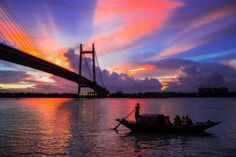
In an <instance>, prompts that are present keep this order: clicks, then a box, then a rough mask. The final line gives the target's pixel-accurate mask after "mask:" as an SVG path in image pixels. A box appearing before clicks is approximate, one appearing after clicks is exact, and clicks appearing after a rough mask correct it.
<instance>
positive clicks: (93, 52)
mask: <svg viewBox="0 0 236 157" xmlns="http://www.w3.org/2000/svg"><path fill="white" fill-rule="evenodd" d="M83 54H91V55H92V62H93V69H92V70H93V75H92V77H93V78H92V79H93V85H94V88H93V89H94V93H95V92H96V88H95V87H96V84H97V83H96V71H95V47H94V43H93V44H92V51H84V50H83V45H82V44H80V57H79V75H80V76H81V74H82V61H83ZM83 87H88V85H87V84H78V95H80V93H81V88H83Z"/></svg>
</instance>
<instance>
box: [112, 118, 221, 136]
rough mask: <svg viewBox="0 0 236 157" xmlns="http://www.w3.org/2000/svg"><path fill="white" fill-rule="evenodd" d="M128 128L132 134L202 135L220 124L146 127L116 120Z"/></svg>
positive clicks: (201, 123) (205, 123)
mask: <svg viewBox="0 0 236 157" xmlns="http://www.w3.org/2000/svg"><path fill="white" fill-rule="evenodd" d="M116 121H118V122H120V123H121V124H122V125H124V126H125V127H126V128H128V129H130V130H131V131H132V132H152V133H200V132H204V131H205V130H206V129H209V128H211V127H213V126H216V125H218V124H220V122H212V121H206V122H196V123H194V124H193V125H190V126H188V125H185V126H175V125H168V126H145V125H140V124H137V123H136V122H132V121H128V120H126V119H124V118H123V119H116Z"/></svg>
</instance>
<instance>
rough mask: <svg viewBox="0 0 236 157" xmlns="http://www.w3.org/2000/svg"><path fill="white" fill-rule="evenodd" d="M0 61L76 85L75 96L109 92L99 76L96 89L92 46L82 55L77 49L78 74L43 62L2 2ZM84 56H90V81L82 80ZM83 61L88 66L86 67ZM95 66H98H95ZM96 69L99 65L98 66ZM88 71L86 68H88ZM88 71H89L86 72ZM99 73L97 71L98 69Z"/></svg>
mask: <svg viewBox="0 0 236 157" xmlns="http://www.w3.org/2000/svg"><path fill="white" fill-rule="evenodd" d="M0 28H1V30H0V40H1V43H0V59H1V60H5V61H8V62H12V63H16V64H19V65H23V66H27V67H30V68H33V69H37V70H40V71H43V72H47V73H50V74H53V75H56V76H59V77H61V78H64V79H67V80H70V81H73V82H75V83H77V84H78V94H80V92H81V90H80V89H81V88H82V87H87V88H90V89H93V90H94V95H97V96H106V95H107V94H108V93H109V92H108V91H107V90H106V88H105V87H104V83H103V80H102V75H101V71H100V77H101V80H102V84H103V85H99V84H98V83H97V81H96V71H95V68H96V66H95V61H96V59H97V57H96V52H95V48H94V44H93V47H92V51H84V50H83V48H82V44H81V45H80V61H79V67H78V68H79V74H77V73H75V72H72V71H70V70H68V69H65V68H64V67H62V66H59V65H56V64H54V63H51V62H49V61H46V60H44V59H43V58H45V56H46V54H45V53H44V52H43V51H42V49H41V48H40V47H39V46H38V44H37V42H36V41H35V40H34V39H33V38H32V37H31V35H30V34H29V33H28V31H27V30H26V28H25V27H24V26H23V24H22V23H21V22H20V21H19V20H18V18H17V17H16V16H15V15H14V13H13V12H12V10H11V9H10V8H9V7H8V5H7V4H6V2H5V1H4V0H1V1H0ZM83 54H91V55H92V73H93V74H91V72H90V71H89V72H90V75H91V76H92V80H90V79H88V78H86V77H84V76H82V60H83V58H82V56H83ZM84 59H85V63H86V65H87V66H89V65H88V63H87V61H86V58H84ZM97 63H98V62H97ZM97 67H98V68H99V65H98V66H97ZM88 69H89V67H88ZM89 70H90V69H89ZM99 70H100V68H99Z"/></svg>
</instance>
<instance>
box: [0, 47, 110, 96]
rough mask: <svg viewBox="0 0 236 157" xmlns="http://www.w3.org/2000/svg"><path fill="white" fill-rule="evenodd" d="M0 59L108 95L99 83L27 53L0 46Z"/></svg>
mask: <svg viewBox="0 0 236 157" xmlns="http://www.w3.org/2000/svg"><path fill="white" fill-rule="evenodd" d="M0 59H1V60H5V61H8V62H12V63H16V64H19V65H23V66H27V67H30V68H33V69H37V70H40V71H43V72H46V73H50V74H53V75H55V76H59V77H61V78H64V79H67V80H70V81H73V82H75V83H78V84H79V85H80V86H81V87H88V88H91V89H93V90H94V91H95V92H96V93H97V94H98V95H107V94H108V91H107V90H106V88H103V87H101V86H100V85H98V84H97V83H94V82H92V81H90V80H89V79H87V78H85V77H83V76H80V75H78V74H76V73H74V72H72V71H69V70H67V69H65V68H63V67H60V66H58V65H56V64H53V63H50V62H48V61H45V60H43V59H40V58H37V57H35V56H32V55H29V54H27V53H25V52H22V51H20V50H17V49H15V48H12V47H9V46H6V45H3V44H0Z"/></svg>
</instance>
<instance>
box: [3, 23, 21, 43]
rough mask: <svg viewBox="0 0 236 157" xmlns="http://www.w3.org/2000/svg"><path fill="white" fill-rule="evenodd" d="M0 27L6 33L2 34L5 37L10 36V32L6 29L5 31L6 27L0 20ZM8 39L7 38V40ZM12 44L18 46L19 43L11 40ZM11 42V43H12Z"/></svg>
mask: <svg viewBox="0 0 236 157" xmlns="http://www.w3.org/2000/svg"><path fill="white" fill-rule="evenodd" d="M0 27H1V28H2V29H3V30H4V32H5V33H6V35H5V34H4V36H5V39H7V37H10V36H11V33H9V32H8V31H7V29H6V28H5V27H4V26H3V25H2V24H1V22H0ZM7 41H8V40H7ZM12 44H13V45H14V46H16V47H17V46H18V45H19V43H17V42H15V41H12ZM12 44H11V45H12Z"/></svg>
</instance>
